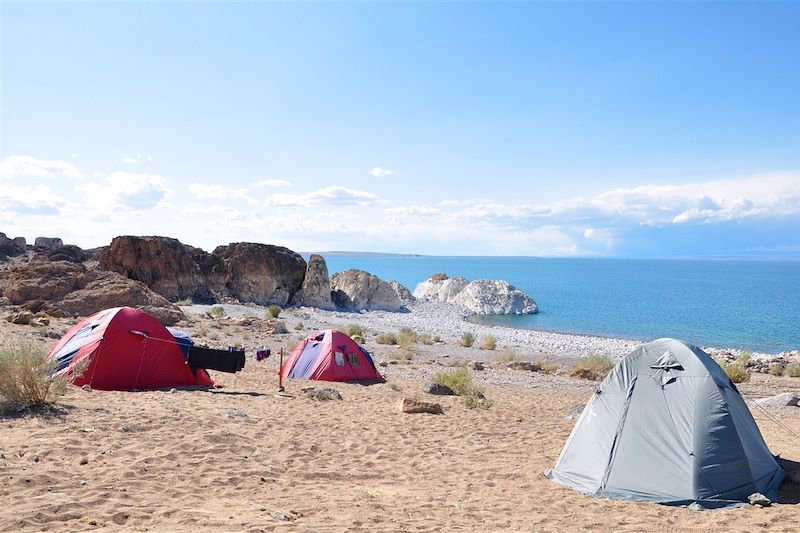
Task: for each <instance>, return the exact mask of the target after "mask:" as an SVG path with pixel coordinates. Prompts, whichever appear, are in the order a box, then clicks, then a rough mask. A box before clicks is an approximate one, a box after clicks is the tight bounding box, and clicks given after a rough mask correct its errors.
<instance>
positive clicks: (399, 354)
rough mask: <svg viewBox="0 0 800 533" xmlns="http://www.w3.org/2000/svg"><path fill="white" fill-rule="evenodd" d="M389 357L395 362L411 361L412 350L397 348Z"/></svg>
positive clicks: (412, 356)
mask: <svg viewBox="0 0 800 533" xmlns="http://www.w3.org/2000/svg"><path fill="white" fill-rule="evenodd" d="M389 357H391V358H392V359H394V360H396V361H411V360H412V359H413V358H414V350H412V349H410V348H399V347H398V348H397V349H396V350H395V351H394V352H392V353H391V354H390V355H389Z"/></svg>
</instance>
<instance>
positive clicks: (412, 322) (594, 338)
mask: <svg viewBox="0 0 800 533" xmlns="http://www.w3.org/2000/svg"><path fill="white" fill-rule="evenodd" d="M215 305H221V306H222V307H223V308H225V311H226V316H231V317H235V316H244V315H247V314H254V313H255V314H256V315H257V316H259V317H264V316H265V315H266V307H265V306H259V305H256V304H247V305H244V304H233V303H225V304H215ZM210 307H212V305H200V304H197V305H192V306H191V307H189V306H186V307H182V309H183V310H184V312H186V313H191V314H202V313H204V312H205V311H206V310H207V309H208V308H210ZM407 307H408V312H392V311H361V312H351V311H326V310H322V309H316V308H311V307H289V308H286V309H283V310H282V312H281V318H279V320H281V319H282V320H285V321H286V322H287V326H289V330H290V331H291V330H292V326H293V325H294V324H296V323H298V322H302V321H304V320H305V321H312V322H313V323H314V324H317V323H319V326H320V327H319V328H318V329H326V328H333V329H345V328H346V327H347V325H348V324H353V323H356V324H359V325H360V326H362V327H363V328H365V329H366V330H367V331H368V332H370V333H378V332H380V333H389V332H396V331H397V330H399V329H400V328H402V327H409V328H411V329H413V330H414V331H415V332H417V333H418V334H427V335H431V336H433V335H438V336H440V337H441V338H442V340H443V341H444V342H445V345H453V344H457V343H458V340H459V339H460V338H461V335H462V334H463V333H466V332H470V333H472V334H473V335H474V336H475V340H476V344H479V341H480V339H481V338H482V337H486V336H489V335H491V336H494V337H495V338H496V340H497V346H498V351H500V350H502V349H503V348H510V349H513V350H515V351H517V352H519V355H520V356H521V357H522V358H523V359H528V358H531V359H532V358H536V357H545V358H552V359H556V360H560V361H562V362H566V361H572V362H574V361H576V360H577V359H579V358H582V357H585V356H588V355H604V356H608V357H611V358H612V359H614V360H619V359H621V358H622V357H624V356H625V355H627V354H628V353H630V352H631V351H633V350H634V349H635V348H636V347H638V346H639V345H641V344H642V343H644V342H648V340H644V339H627V338H621V337H606V336H599V335H590V334H581V333H567V332H554V331H545V330H533V329H522V328H514V327H511V326H504V325H496V324H491V325H490V324H480V323H475V322H471V321H469V320H467V316H469V315H468V312H467V311H465V310H464V309H463V308H461V307H459V306H457V305H454V304H449V303H445V302H433V301H416V302H412V303H410V304H408V306H407ZM649 340H654V339H649ZM367 341H369V339H367ZM700 347H701V348H702V349H703V350H705V351H706V352H708V353H709V354H710V355H714V356H725V355H728V354H730V355H733V356H738V355H741V354H743V353H749V354H750V356H751V357H752V358H754V359H771V358H776V357H787V356H792V355H796V354H797V351H787V352H782V353H780V354H768V353H763V352H756V351H752V350H748V349H744V348H727V347H716V346H704V345H701V346H700ZM476 350H477V349H476ZM481 352H484V351H483V350H481Z"/></svg>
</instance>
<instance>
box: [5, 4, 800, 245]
mask: <svg viewBox="0 0 800 533" xmlns="http://www.w3.org/2000/svg"><path fill="white" fill-rule="evenodd" d="M798 27H800V3H773V2H758V3H746V2H736V3H723V2H714V3H699V2H698V3H694V2H693V3H644V2H641V3H604V2H598V3H508V4H506V3H464V4H459V3H435V4H434V3H322V4H314V3H258V2H255V3H246V4H245V3H213V2H205V3H189V2H166V3H144V2H143V3H106V4H102V3H64V2H60V3H30V2H28V3H22V2H19V3H16V2H4V3H0V30H1V31H0V33H1V35H0V46H2V50H1V51H0V58H1V61H2V62H1V63H0V91H1V92H0V103H1V105H2V118H1V119H0V120H1V122H0V231H1V232H4V233H6V234H7V235H8V236H10V237H13V236H24V237H26V238H27V239H28V240H29V241H32V240H33V239H34V238H35V237H36V236H60V237H62V238H63V239H64V241H65V242H68V243H72V244H78V245H79V246H82V247H86V248H89V247H94V246H101V245H105V244H108V243H109V242H110V240H111V238H113V237H114V236H116V235H121V234H133V235H166V236H170V237H175V238H178V239H180V240H181V241H182V242H185V243H187V244H191V245H194V246H199V247H202V248H204V249H206V250H211V249H213V248H214V247H216V246H217V245H220V244H227V243H229V242H239V241H251V242H262V243H270V244H278V245H282V246H288V247H289V248H291V249H293V250H297V251H327V250H361V251H374V252H395V253H420V254H433V255H541V256H603V257H776V256H792V257H800V231H798V228H800V32H798V31H797V28H798Z"/></svg>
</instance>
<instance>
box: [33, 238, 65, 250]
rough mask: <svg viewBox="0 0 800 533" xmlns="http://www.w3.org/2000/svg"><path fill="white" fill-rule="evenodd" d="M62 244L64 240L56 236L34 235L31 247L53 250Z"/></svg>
mask: <svg viewBox="0 0 800 533" xmlns="http://www.w3.org/2000/svg"><path fill="white" fill-rule="evenodd" d="M62 246H64V241H62V240H61V239H60V238H58V237H36V241H34V243H33V247H34V249H36V250H55V249H56V248H61V247H62Z"/></svg>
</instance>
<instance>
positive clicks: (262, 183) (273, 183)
mask: <svg viewBox="0 0 800 533" xmlns="http://www.w3.org/2000/svg"><path fill="white" fill-rule="evenodd" d="M291 186H292V183H291V182H289V181H286V180H259V181H257V182H255V183H253V187H256V188H260V187H291Z"/></svg>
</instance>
